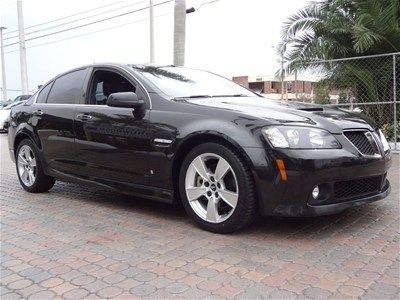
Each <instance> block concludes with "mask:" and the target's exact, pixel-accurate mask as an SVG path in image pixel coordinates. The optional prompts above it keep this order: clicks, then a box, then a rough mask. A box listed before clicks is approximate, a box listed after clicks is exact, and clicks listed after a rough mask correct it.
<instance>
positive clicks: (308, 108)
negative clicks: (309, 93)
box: [298, 107, 324, 112]
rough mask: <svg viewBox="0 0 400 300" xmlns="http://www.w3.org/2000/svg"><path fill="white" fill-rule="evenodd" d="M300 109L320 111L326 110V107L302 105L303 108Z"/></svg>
mask: <svg viewBox="0 0 400 300" xmlns="http://www.w3.org/2000/svg"><path fill="white" fill-rule="evenodd" d="M298 110H302V111H310V112H314V111H315V112H318V111H324V108H323V107H301V108H298Z"/></svg>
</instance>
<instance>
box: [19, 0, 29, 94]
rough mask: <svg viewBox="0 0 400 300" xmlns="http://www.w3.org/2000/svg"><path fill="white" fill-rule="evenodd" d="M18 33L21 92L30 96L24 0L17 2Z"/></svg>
mask: <svg viewBox="0 0 400 300" xmlns="http://www.w3.org/2000/svg"><path fill="white" fill-rule="evenodd" d="M17 11H18V32H19V60H20V68H21V90H22V94H28V70H27V69H28V68H27V64H26V47H25V32H24V16H23V13H22V0H17Z"/></svg>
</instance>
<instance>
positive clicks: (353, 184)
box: [334, 176, 382, 199]
mask: <svg viewBox="0 0 400 300" xmlns="http://www.w3.org/2000/svg"><path fill="white" fill-rule="evenodd" d="M381 184H382V176H375V177H368V178H362V179H354V180H347V181H337V182H335V184H334V197H335V199H345V198H352V197H356V196H363V195H367V194H373V193H377V192H379V190H380V188H381Z"/></svg>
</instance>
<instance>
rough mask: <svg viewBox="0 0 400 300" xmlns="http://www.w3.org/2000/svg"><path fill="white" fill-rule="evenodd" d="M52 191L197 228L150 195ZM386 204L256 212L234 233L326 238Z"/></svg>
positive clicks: (62, 187)
mask: <svg viewBox="0 0 400 300" xmlns="http://www.w3.org/2000/svg"><path fill="white" fill-rule="evenodd" d="M50 193H55V194H57V195H58V196H63V198H70V199H69V200H73V201H81V202H82V201H83V202H84V203H90V204H94V205H95V206H96V208H98V209H103V208H104V209H107V208H110V209H111V208H112V209H114V210H115V211H114V212H115V213H117V214H118V213H121V214H124V215H125V216H126V214H127V213H132V215H135V214H139V215H140V216H141V217H143V218H146V216H148V217H149V218H150V219H153V220H168V221H169V222H175V223H176V226H177V227H183V226H187V227H189V228H188V229H190V230H199V231H201V229H197V227H196V225H195V224H194V222H192V221H191V220H190V218H189V217H188V216H187V215H186V212H185V210H184V209H183V207H182V206H181V205H179V204H178V205H171V204H167V203H160V202H156V201H152V200H148V199H143V198H137V197H133V196H130V195H126V194H119V193H116V192H113V191H110V190H108V189H103V188H96V187H83V186H80V185H75V184H69V183H61V182H60V183H57V184H56V185H55V186H54V188H53V189H52V190H51V191H50ZM378 203H379V202H378ZM387 209H388V208H387V207H386V208H385V205H384V206H383V207H382V205H378V204H377V203H372V204H367V205H364V206H360V207H356V208H351V209H348V210H345V211H343V212H341V213H338V214H335V215H328V216H320V217H308V218H304V217H303V218H299V217H273V216H264V217H262V216H257V218H256V220H255V222H254V223H253V224H252V225H251V226H249V227H247V228H244V229H242V230H240V231H238V232H236V233H233V235H234V236H243V235H246V236H251V235H253V234H254V236H260V234H261V235H263V234H264V235H268V236H275V235H276V236H281V237H285V238H290V237H294V236H296V238H300V239H301V238H308V237H312V238H314V239H318V238H324V237H326V236H327V235H329V234H331V233H332V232H333V231H337V230H342V229H343V228H346V227H348V226H351V230H352V231H353V230H354V231H359V230H361V229H363V228H364V227H365V224H368V222H370V221H373V220H376V219H378V218H379V217H380V216H382V215H384V214H385V213H387Z"/></svg>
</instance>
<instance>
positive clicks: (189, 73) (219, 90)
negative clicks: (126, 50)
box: [132, 66, 256, 98]
mask: <svg viewBox="0 0 400 300" xmlns="http://www.w3.org/2000/svg"><path fill="white" fill-rule="evenodd" d="M132 68H134V69H135V71H137V72H139V73H140V74H142V75H143V76H144V77H146V78H147V79H148V80H150V81H151V82H152V83H153V84H154V85H155V86H157V87H158V88H159V89H160V90H161V91H162V92H163V93H164V94H166V95H168V96H170V97H171V98H187V97H193V98H196V97H230V96H236V97H239V96H241V97H251V96H253V97H254V96H256V94H254V93H252V92H251V91H249V90H247V89H245V88H243V87H241V86H240V85H238V84H236V83H234V82H232V81H230V80H228V79H226V78H223V77H221V76H218V75H215V74H212V73H210V72H206V71H201V70H194V69H188V68H181V67H155V66H132Z"/></svg>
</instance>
